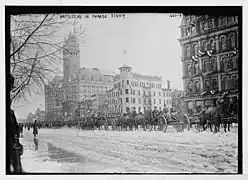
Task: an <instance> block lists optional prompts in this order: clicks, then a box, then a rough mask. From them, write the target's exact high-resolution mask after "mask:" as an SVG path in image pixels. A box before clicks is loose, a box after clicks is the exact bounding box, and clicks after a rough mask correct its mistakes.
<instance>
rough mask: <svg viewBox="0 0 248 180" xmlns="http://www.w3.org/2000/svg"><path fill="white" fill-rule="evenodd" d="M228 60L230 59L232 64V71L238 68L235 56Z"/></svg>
mask: <svg viewBox="0 0 248 180" xmlns="http://www.w3.org/2000/svg"><path fill="white" fill-rule="evenodd" d="M230 59H231V61H232V64H233V69H236V68H238V64H237V58H236V56H234V55H232V56H231V57H230Z"/></svg>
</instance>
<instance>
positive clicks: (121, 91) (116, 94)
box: [108, 89, 171, 98]
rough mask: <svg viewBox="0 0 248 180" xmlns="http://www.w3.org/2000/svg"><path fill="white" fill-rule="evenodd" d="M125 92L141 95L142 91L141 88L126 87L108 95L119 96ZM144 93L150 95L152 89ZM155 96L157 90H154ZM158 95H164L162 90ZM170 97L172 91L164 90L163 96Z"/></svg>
mask: <svg viewBox="0 0 248 180" xmlns="http://www.w3.org/2000/svg"><path fill="white" fill-rule="evenodd" d="M123 93H124V94H132V95H139V96H140V95H141V91H140V90H136V91H135V90H130V89H125V92H123V90H119V91H118V92H111V93H109V94H108V97H110V98H111V97H119V96H120V95H123ZM143 95H147V96H150V95H151V91H144V92H143ZM153 96H156V92H155V91H154V92H153ZM158 96H162V93H161V92H158ZM165 96H167V97H170V96H171V92H163V97H165Z"/></svg>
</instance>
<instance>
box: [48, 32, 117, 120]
mask: <svg viewBox="0 0 248 180" xmlns="http://www.w3.org/2000/svg"><path fill="white" fill-rule="evenodd" d="M65 44H66V45H65V48H64V51H63V58H64V59H63V76H55V77H54V79H53V80H52V81H51V82H49V83H48V84H47V85H46V86H45V111H46V119H47V120H55V119H58V118H60V117H59V116H63V117H67V116H73V115H75V111H76V110H77V109H78V108H79V106H80V105H83V104H84V103H86V102H89V101H91V100H92V101H94V99H95V96H96V95H97V96H100V95H102V96H100V97H101V100H100V101H99V102H97V104H98V105H99V106H100V105H101V102H105V101H104V100H102V97H105V96H104V94H106V91H107V90H109V89H111V88H113V77H114V76H115V73H112V72H108V71H104V70H99V69H98V68H92V69H90V68H85V67H83V68H81V67H80V44H79V42H78V39H77V38H76V37H75V36H74V35H73V34H72V33H70V34H69V36H68V38H67V40H66V42H65ZM88 104H92V103H88ZM93 104H94V103H93ZM96 108H98V107H96Z"/></svg>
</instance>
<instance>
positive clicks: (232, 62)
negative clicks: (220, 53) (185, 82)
mask: <svg viewBox="0 0 248 180" xmlns="http://www.w3.org/2000/svg"><path fill="white" fill-rule="evenodd" d="M185 68H186V69H185V76H187V75H192V74H198V73H200V72H201V70H200V69H201V68H200V66H199V64H198V63H194V64H192V63H190V64H187V65H186V67H185ZM237 68H238V62H237V57H236V56H234V55H231V56H230V58H228V57H226V56H225V57H222V58H221V60H220V70H224V71H226V70H228V69H237ZM216 70H217V61H216V59H215V58H213V59H209V58H206V59H203V63H202V72H209V71H216Z"/></svg>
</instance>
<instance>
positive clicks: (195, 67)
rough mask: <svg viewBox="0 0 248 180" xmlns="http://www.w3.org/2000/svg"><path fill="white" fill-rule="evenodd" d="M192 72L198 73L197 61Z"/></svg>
mask: <svg viewBox="0 0 248 180" xmlns="http://www.w3.org/2000/svg"><path fill="white" fill-rule="evenodd" d="M194 73H195V74H199V65H198V63H195V64H194Z"/></svg>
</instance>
